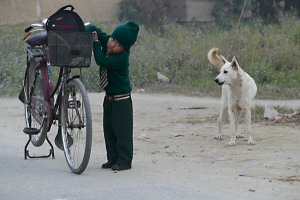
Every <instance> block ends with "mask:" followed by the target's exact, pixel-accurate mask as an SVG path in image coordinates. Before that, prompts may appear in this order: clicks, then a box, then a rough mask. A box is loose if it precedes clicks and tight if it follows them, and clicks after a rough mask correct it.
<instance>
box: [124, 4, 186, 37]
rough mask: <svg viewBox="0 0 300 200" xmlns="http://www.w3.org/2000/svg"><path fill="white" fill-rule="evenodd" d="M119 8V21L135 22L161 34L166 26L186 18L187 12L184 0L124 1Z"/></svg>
mask: <svg viewBox="0 0 300 200" xmlns="http://www.w3.org/2000/svg"><path fill="white" fill-rule="evenodd" d="M119 8H120V11H119V20H121V21H122V20H134V21H136V22H138V23H140V24H142V25H144V26H145V27H146V28H148V29H151V30H154V31H160V32H161V31H163V26H164V24H167V23H170V22H175V21H177V20H178V19H182V18H184V16H185V12H186V7H185V3H184V1H182V0H122V1H121V2H120V3H119Z"/></svg>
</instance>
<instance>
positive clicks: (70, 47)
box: [48, 31, 93, 68]
mask: <svg viewBox="0 0 300 200" xmlns="http://www.w3.org/2000/svg"><path fill="white" fill-rule="evenodd" d="M48 46H49V58H50V65H52V66H59V67H71V68H75V67H89V66H90V63H91V57H92V49H93V36H92V33H89V32H54V31H49V32H48Z"/></svg>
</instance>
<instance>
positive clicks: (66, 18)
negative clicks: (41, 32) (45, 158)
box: [46, 5, 86, 32]
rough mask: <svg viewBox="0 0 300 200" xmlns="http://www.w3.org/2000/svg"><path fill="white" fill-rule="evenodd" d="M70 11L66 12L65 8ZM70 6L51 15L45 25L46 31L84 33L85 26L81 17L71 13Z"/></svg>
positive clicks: (72, 8)
mask: <svg viewBox="0 0 300 200" xmlns="http://www.w3.org/2000/svg"><path fill="white" fill-rule="evenodd" d="M68 7H69V8H71V10H66V9H67V8H68ZM73 10H74V7H73V6H72V5H66V6H64V7H62V8H60V9H59V10H58V11H56V12H55V13H54V14H53V15H51V16H50V17H49V18H48V20H47V23H46V30H47V31H55V32H61V31H63V32H85V31H86V29H85V26H84V23H83V21H82V19H81V17H80V16H79V15H78V14H77V13H76V12H74V11H73Z"/></svg>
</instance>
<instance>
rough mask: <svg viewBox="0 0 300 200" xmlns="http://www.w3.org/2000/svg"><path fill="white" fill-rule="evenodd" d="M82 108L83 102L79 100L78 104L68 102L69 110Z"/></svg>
mask: <svg viewBox="0 0 300 200" xmlns="http://www.w3.org/2000/svg"><path fill="white" fill-rule="evenodd" d="M80 107H81V102H80V101H79V100H77V101H76V104H75V102H74V101H69V102H68V108H70V109H74V108H80Z"/></svg>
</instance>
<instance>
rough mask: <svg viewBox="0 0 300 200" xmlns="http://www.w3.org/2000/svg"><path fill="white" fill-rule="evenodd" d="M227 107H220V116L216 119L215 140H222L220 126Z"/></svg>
mask: <svg viewBox="0 0 300 200" xmlns="http://www.w3.org/2000/svg"><path fill="white" fill-rule="evenodd" d="M226 110H227V106H224V105H222V107H221V111H220V115H219V117H218V121H217V126H218V134H217V135H216V136H215V139H218V140H222V126H223V122H224V118H225V114H226Z"/></svg>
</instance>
